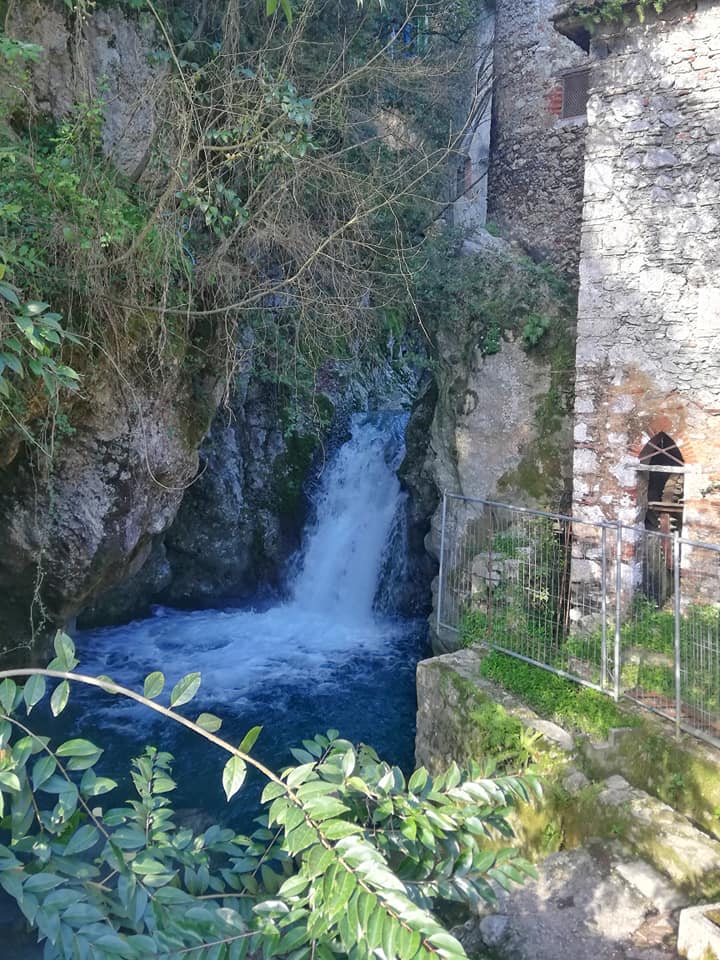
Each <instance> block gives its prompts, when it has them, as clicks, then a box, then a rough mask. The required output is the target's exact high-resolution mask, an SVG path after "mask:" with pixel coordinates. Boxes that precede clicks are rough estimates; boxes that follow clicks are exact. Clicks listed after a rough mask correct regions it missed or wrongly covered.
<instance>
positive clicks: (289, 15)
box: [280, 0, 293, 24]
mask: <svg viewBox="0 0 720 960" xmlns="http://www.w3.org/2000/svg"><path fill="white" fill-rule="evenodd" d="M280 6H281V7H282V11H283V13H284V14H285V19H286V20H287V22H288V24H291V23H292V22H293V12H292V7H291V6H290V0H280Z"/></svg>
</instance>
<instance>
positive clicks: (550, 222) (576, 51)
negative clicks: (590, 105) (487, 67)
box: [488, 0, 588, 276]
mask: <svg viewBox="0 0 720 960" xmlns="http://www.w3.org/2000/svg"><path fill="white" fill-rule="evenodd" d="M553 9H554V3H553V0H525V2H523V3H518V2H517V0H497V7H496V20H495V52H494V73H495V81H494V90H493V110H492V113H493V118H492V145H491V155H490V170H489V182H488V219H489V220H491V221H494V222H495V223H497V224H498V225H499V227H500V228H501V230H502V232H503V235H504V236H508V237H510V238H511V239H514V240H517V241H518V242H520V243H521V244H522V245H523V246H524V247H525V248H526V249H527V250H529V251H530V252H531V253H532V254H533V255H534V256H537V257H541V258H547V259H549V260H551V261H552V262H553V263H555V264H556V265H557V266H559V267H560V268H561V269H563V270H564V271H566V272H567V273H568V274H570V275H573V276H574V275H575V274H576V272H577V249H578V237H579V235H580V215H581V209H582V163H583V141H584V135H585V123H584V121H583V120H582V119H581V118H580V119H572V120H561V119H558V116H557V106H558V100H557V96H558V90H559V87H558V81H559V79H560V77H561V75H562V73H563V71H566V70H569V69H572V68H575V67H578V66H583V65H586V64H587V61H588V58H587V55H586V54H585V53H584V51H582V50H581V49H580V48H579V47H577V46H576V45H575V44H574V43H572V41H570V40H568V39H567V38H566V37H563V36H560V35H559V34H558V33H557V32H556V31H555V30H554V28H553V25H552V23H551V22H550V19H549V17H550V15H551V13H552V12H553Z"/></svg>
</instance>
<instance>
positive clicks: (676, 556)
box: [673, 530, 682, 740]
mask: <svg viewBox="0 0 720 960" xmlns="http://www.w3.org/2000/svg"><path fill="white" fill-rule="evenodd" d="M673 581H674V590H673V612H674V619H675V737H676V738H677V739H678V740H679V739H680V721H681V713H682V690H681V673H680V535H679V534H678V532H677V530H676V531H675V533H674V534H673Z"/></svg>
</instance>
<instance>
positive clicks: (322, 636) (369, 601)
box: [79, 414, 407, 729]
mask: <svg viewBox="0 0 720 960" xmlns="http://www.w3.org/2000/svg"><path fill="white" fill-rule="evenodd" d="M404 422H405V418H404V417H402V416H398V415H396V414H392V415H391V414H384V415H375V416H372V417H369V416H357V417H355V418H354V419H353V421H352V431H351V438H350V440H349V441H348V442H347V443H345V444H344V445H343V446H342V447H340V449H339V450H338V452H337V454H336V456H335V457H334V458H333V460H332V461H331V463H330V464H329V465H328V467H327V469H326V471H325V474H324V477H323V479H322V481H321V483H320V486H319V491H318V495H317V497H316V500H315V507H316V509H315V513H316V520H315V522H314V523H313V524H312V525H311V526H310V528H309V530H308V532H307V534H306V537H305V542H304V547H303V550H302V553H301V557H300V563H299V569H298V573H297V575H296V577H295V579H294V583H293V585H292V593H291V597H292V599H291V600H290V601H289V602H287V603H283V604H279V605H277V606H275V607H273V608H271V609H269V610H265V611H261V612H255V611H253V610H238V609H226V610H217V609H214V610H201V611H194V612H181V611H175V610H162V609H161V610H159V611H158V613H157V615H156V616H155V617H153V618H150V619H148V620H143V621H138V622H135V623H132V624H128V625H126V626H122V627H115V628H108V629H102V630H95V631H88V632H86V633H85V634H84V635H83V636H82V637H81V638H80V643H79V649H80V652H81V658H82V662H81V667H82V669H84V670H85V671H86V672H88V673H95V674H106V675H109V676H110V677H112V678H113V679H114V680H116V681H117V682H118V683H124V684H127V685H128V686H133V687H136V688H137V687H138V685H139V684H140V683H141V681H142V678H143V677H144V676H145V675H147V674H148V673H150V672H151V671H153V670H162V671H163V672H164V673H165V675H166V677H167V679H168V683H174V682H175V681H176V680H177V679H178V678H179V677H181V676H183V675H184V674H186V673H189V672H191V671H200V673H201V674H202V688H201V691H200V694H199V696H198V697H197V700H198V703H199V704H202V705H203V706H208V705H209V706H210V707H218V706H219V705H220V704H222V703H224V704H233V706H234V708H235V709H242V705H243V704H249V703H251V702H257V701H258V699H259V698H261V697H267V696H268V691H270V690H272V691H273V693H272V695H273V696H276V697H282V696H283V693H282V692H281V688H284V689H285V692H286V694H287V693H288V691H290V693H289V694H288V699H291V694H292V691H293V690H303V691H315V693H316V694H318V693H320V692H322V690H323V688H324V687H325V688H327V686H328V685H330V686H332V687H335V686H337V684H338V667H339V666H341V665H342V664H343V663H349V662H350V661H353V663H354V664H355V667H354V668H353V669H358V667H357V664H358V663H359V662H360V663H361V662H362V660H363V659H364V658H367V657H372V656H373V655H384V654H385V653H388V654H390V653H391V652H392V651H393V648H394V645H395V641H398V642H399V638H401V637H402V636H405V635H406V634H407V628H406V627H405V626H404V625H402V624H399V623H396V622H393V621H388V620H384V619H381V618H379V617H377V616H375V615H374V614H373V599H374V597H375V593H376V591H377V586H378V578H379V575H380V570H381V565H382V561H383V552H384V548H385V544H386V541H387V539H388V535H389V533H390V530H391V527H392V523H393V517H394V515H395V512H396V510H397V508H398V505H399V503H400V497H401V496H402V494H401V491H400V485H399V483H398V480H397V477H396V474H395V470H396V468H397V465H398V462H399V459H400V457H401V455H402V451H403V446H402V434H403V428H404ZM119 706H120V704H119V702H118V701H117V700H113V701H112V703H111V704H108V706H107V709H104V708H103V707H100V708H99V709H100V712H101V713H102V715H103V724H107V725H109V726H111V727H116V728H118V729H119V728H121V727H126V725H127V723H128V719H129V716H128V712H129V711H132V718H133V719H132V723H133V724H134V723H135V718H136V715H137V711H136V710H135V709H134V708H133V707H132V706H131V705H127V706H126V707H125V706H123V707H121V708H120V709H118V708H119ZM288 709H291V707H290V706H288ZM139 719H140V718H139V716H138V720H139Z"/></svg>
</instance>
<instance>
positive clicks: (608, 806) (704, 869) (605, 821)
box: [594, 776, 720, 900]
mask: <svg viewBox="0 0 720 960" xmlns="http://www.w3.org/2000/svg"><path fill="white" fill-rule="evenodd" d="M596 803H597V814H598V815H597V823H596V824H595V825H594V828H595V829H597V825H598V824H601V825H602V827H603V829H604V831H605V835H614V836H616V837H618V839H620V840H622V842H623V843H625V844H626V845H628V846H629V847H630V848H632V849H633V850H634V851H635V852H636V853H637V854H638V856H639V857H641V858H642V859H643V860H645V861H647V863H649V864H651V865H652V866H653V867H655V868H656V869H657V870H659V871H660V872H661V873H663V874H664V875H665V876H666V877H668V878H669V879H670V880H671V882H672V883H673V885H674V886H675V887H677V888H678V889H679V890H681V891H682V892H683V893H684V894H686V895H688V896H689V897H691V898H693V899H702V900H709V899H710V900H711V899H714V898H715V897H716V896H717V894H718V893H719V892H720V842H718V841H717V840H715V839H714V838H712V837H709V836H708V835H707V834H706V833H703V832H702V830H699V829H698V828H697V827H696V826H694V825H693V824H692V823H691V822H690V820H688V818H687V817H685V816H683V815H682V814H681V813H678V812H677V811H676V810H673V809H672V807H669V806H668V805H667V804H666V803H663V802H662V801H661V800H658V799H657V797H653V796H650V794H648V793H645V791H644V790H638V789H637V788H636V787H632V786H630V784H629V783H628V782H627V780H625V779H624V778H623V777H619V776H614V777H609V778H608V779H607V780H605V781H604V782H603V783H602V784H601V790H600V792H599V793H598V795H597V798H596Z"/></svg>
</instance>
